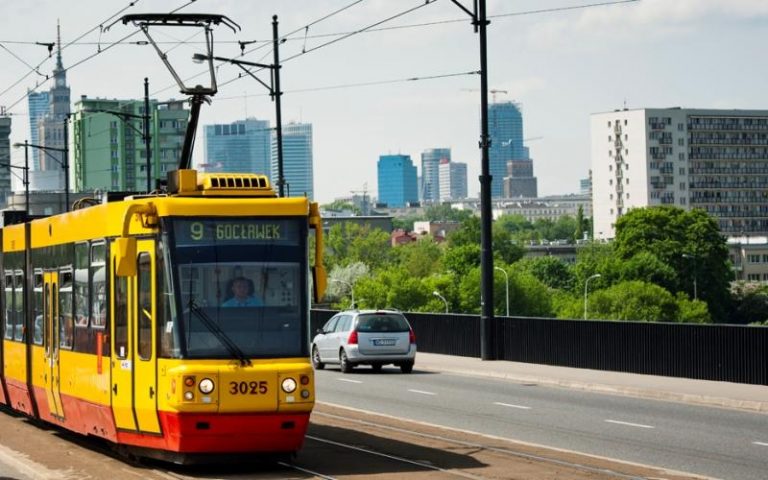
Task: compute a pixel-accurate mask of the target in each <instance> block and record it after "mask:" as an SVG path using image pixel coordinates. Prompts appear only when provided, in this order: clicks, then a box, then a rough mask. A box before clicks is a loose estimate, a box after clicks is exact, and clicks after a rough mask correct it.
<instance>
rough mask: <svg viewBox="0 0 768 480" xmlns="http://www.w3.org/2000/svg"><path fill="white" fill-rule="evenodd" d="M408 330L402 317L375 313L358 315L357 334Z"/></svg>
mask: <svg viewBox="0 0 768 480" xmlns="http://www.w3.org/2000/svg"><path fill="white" fill-rule="evenodd" d="M409 329H410V327H409V325H408V322H407V321H406V320H405V318H403V316H402V315H394V314H387V313H375V314H370V315H360V316H359V317H358V319H357V331H358V332H407V331H408V330H409Z"/></svg>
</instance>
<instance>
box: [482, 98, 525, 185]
mask: <svg viewBox="0 0 768 480" xmlns="http://www.w3.org/2000/svg"><path fill="white" fill-rule="evenodd" d="M488 133H489V135H490V139H491V147H490V149H489V151H488V160H489V170H490V174H491V176H492V177H493V180H492V182H491V196H492V197H502V196H504V195H505V191H504V181H505V177H507V176H512V177H513V179H516V178H518V177H517V175H518V174H523V173H527V172H530V175H527V176H524V177H519V178H525V179H526V180H522V181H516V180H513V181H510V182H507V183H508V184H510V185H517V184H521V185H525V186H526V188H525V192H526V193H530V187H531V185H533V186H534V187H533V188H534V190H535V184H536V179H535V177H533V163H532V161H531V159H530V157H529V156H528V148H527V147H525V146H524V145H523V115H522V113H521V112H520V107H519V105H518V104H516V103H513V102H503V103H493V104H491V105H489V106H488ZM513 161H514V162H527V164H526V165H516V166H514V167H512V168H511V169H510V167H509V166H508V163H509V162H513ZM518 167H525V168H522V169H521V168H518ZM519 195H520V193H516V192H515V191H514V189H513V196H519ZM532 196H534V197H535V196H536V195H535V192H534V195H532Z"/></svg>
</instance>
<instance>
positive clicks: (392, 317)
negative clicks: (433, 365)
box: [312, 310, 416, 373]
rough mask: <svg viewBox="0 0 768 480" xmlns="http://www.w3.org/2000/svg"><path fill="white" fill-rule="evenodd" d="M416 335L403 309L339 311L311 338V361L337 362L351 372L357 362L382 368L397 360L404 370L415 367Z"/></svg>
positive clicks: (317, 365) (318, 363) (320, 364)
mask: <svg viewBox="0 0 768 480" xmlns="http://www.w3.org/2000/svg"><path fill="white" fill-rule="evenodd" d="M415 360H416V336H415V335H414V334H413V329H412V328H411V325H410V324H409V323H408V320H406V318H405V316H403V314H402V313H400V312H397V311H393V310H348V311H344V312H339V313H337V314H336V315H334V316H333V317H332V318H331V319H330V320H328V321H327V322H326V324H325V325H324V326H323V328H321V329H319V330H318V331H317V335H316V336H315V338H314V339H313V340H312V365H314V366H315V368H316V369H318V370H322V369H323V368H325V364H327V363H328V364H331V363H333V364H338V365H339V367H340V368H341V371H342V372H344V373H349V372H351V371H352V369H353V368H354V367H355V366H357V365H370V366H371V367H372V368H373V370H374V371H380V370H381V367H382V365H386V364H394V365H397V366H399V367H400V370H401V371H402V372H403V373H411V371H413V363H414V361H415Z"/></svg>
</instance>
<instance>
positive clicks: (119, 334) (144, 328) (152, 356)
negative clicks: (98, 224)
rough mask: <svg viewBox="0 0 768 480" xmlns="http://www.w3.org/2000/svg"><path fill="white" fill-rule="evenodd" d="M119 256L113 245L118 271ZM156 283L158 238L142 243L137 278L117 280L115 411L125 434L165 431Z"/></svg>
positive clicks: (114, 302)
mask: <svg viewBox="0 0 768 480" xmlns="http://www.w3.org/2000/svg"><path fill="white" fill-rule="evenodd" d="M117 254H118V252H117V248H116V246H114V245H113V247H112V253H111V261H112V265H113V267H114V266H115V265H116V261H117ZM112 271H113V272H114V271H116V268H113V269H112ZM154 279H155V241H154V240H140V241H139V242H137V248H136V275H134V276H130V277H118V276H116V275H113V276H112V312H113V313H112V314H113V318H112V325H113V328H114V331H113V334H112V352H113V358H112V410H113V412H114V415H115V424H116V425H117V428H119V429H122V430H134V431H141V432H144V433H160V422H159V420H158V416H157V370H156V360H157V358H156V357H157V351H156V346H155V344H156V336H157V333H156V332H155V323H156V322H155V300H154V298H155V281H154Z"/></svg>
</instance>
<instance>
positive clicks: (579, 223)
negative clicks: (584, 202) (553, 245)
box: [573, 205, 586, 241]
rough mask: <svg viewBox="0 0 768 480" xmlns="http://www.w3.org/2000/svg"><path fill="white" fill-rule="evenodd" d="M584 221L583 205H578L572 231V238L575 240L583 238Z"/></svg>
mask: <svg viewBox="0 0 768 480" xmlns="http://www.w3.org/2000/svg"><path fill="white" fill-rule="evenodd" d="M585 227H586V222H585V221H584V207H582V206H581V205H579V210H578V211H577V212H576V230H575V231H574V232H573V239H574V240H576V241H579V240H582V239H584V232H585V231H586V228H585Z"/></svg>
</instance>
